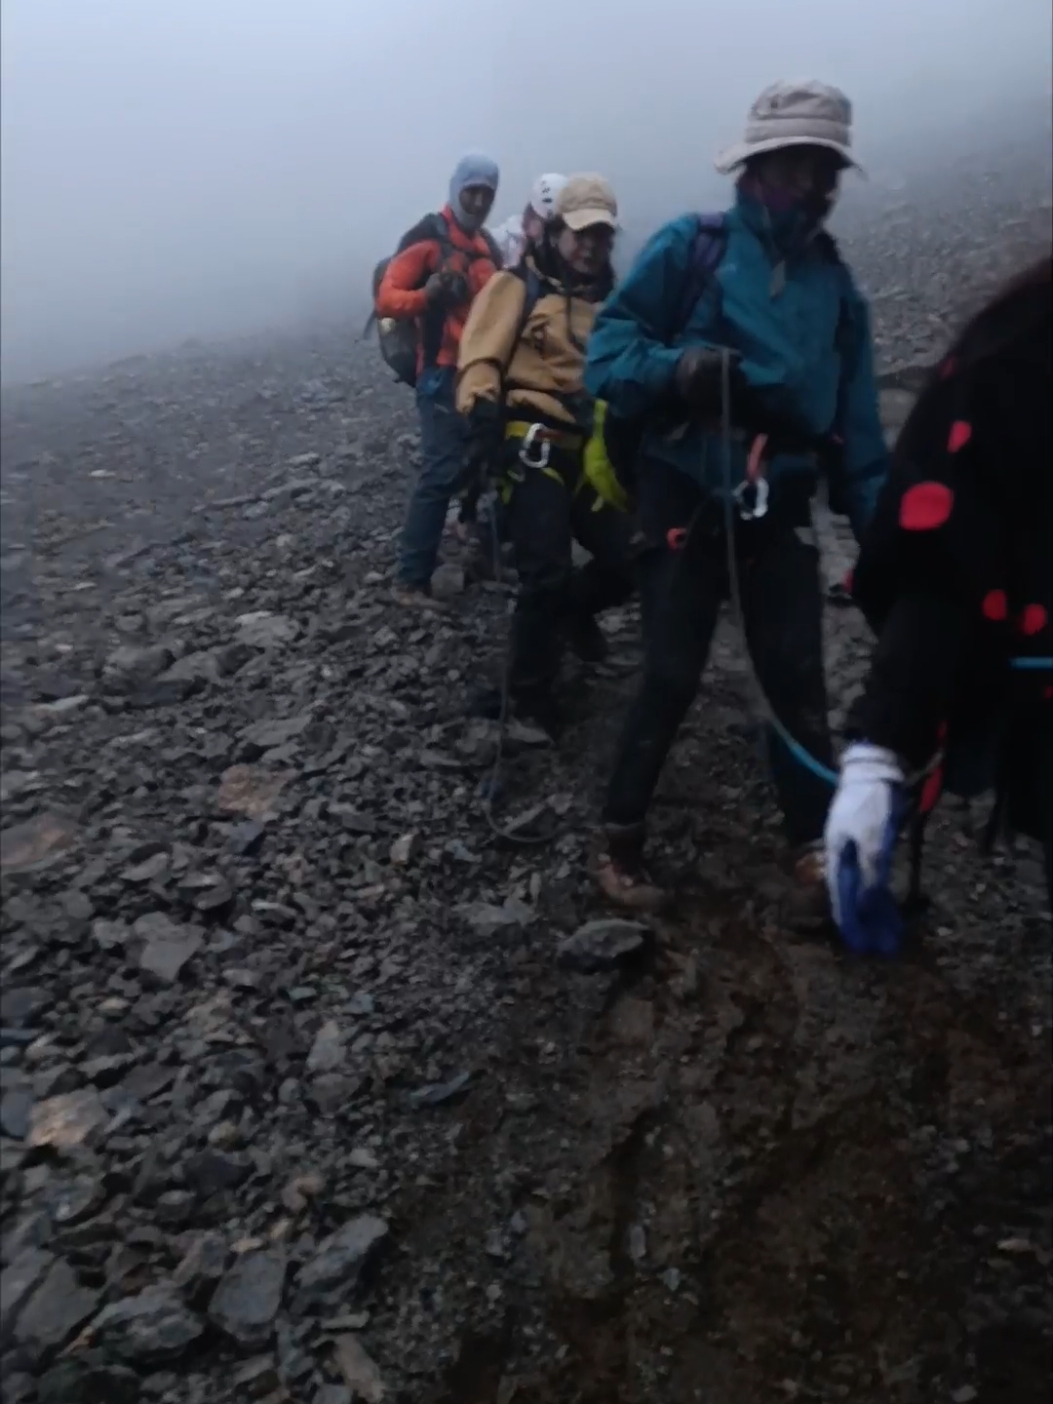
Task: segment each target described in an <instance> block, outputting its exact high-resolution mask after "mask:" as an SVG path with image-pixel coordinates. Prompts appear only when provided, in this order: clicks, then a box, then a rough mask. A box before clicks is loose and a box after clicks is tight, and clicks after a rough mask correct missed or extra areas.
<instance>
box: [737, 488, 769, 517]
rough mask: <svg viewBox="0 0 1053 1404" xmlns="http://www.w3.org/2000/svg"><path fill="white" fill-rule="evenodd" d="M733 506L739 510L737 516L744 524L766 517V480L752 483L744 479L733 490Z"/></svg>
mask: <svg viewBox="0 0 1053 1404" xmlns="http://www.w3.org/2000/svg"><path fill="white" fill-rule="evenodd" d="M735 504H736V506H737V507H738V509H739V516H740V517H741V518H742V520H743V521H744V522H752V521H756V520H757V518H758V517H763V516H766V515H767V511H768V480H767V478H757V479H756V480H755V481H754V482H750V481H749V479H745V480H744V481H743V482H741V483H739V485H738V487H737V488H736V489H735Z"/></svg>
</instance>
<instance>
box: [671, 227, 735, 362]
mask: <svg viewBox="0 0 1053 1404" xmlns="http://www.w3.org/2000/svg"><path fill="white" fill-rule="evenodd" d="M726 246H727V225H726V223H725V220H724V216H723V215H722V214H701V215H699V216H698V225H697V228H696V230H695V237H694V240H693V241H692V244H691V259H690V263H689V265H688V276H687V281H686V283H685V284H684V291H683V296H682V299H681V303H680V307H679V309H678V316H677V325H676V329H675V332H674V335H676V336H679V335H680V333H681V332H682V331H683V330H684V328H685V327H686V326H687V324H688V322H689V321H690V320H691V314H692V312H694V310H695V307H696V306H697V305H698V300H699V298H700V297H701V296H702V294H703V293H704V292H705V290H706V288H707V287H708V286H709V283H710V282H711V280H712V278H713V275H714V274H715V273H716V271H717V269H718V268H719V267H720V260H721V259H722V258H723V257H724V249H725V247H726Z"/></svg>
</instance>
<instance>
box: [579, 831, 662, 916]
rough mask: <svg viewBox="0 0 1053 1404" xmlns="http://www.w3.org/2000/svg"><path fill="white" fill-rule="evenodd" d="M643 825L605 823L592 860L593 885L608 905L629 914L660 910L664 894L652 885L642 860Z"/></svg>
mask: <svg viewBox="0 0 1053 1404" xmlns="http://www.w3.org/2000/svg"><path fill="white" fill-rule="evenodd" d="M643 844H644V826H643V825H642V824H608V825H607V826H606V827H605V828H604V829H603V831H602V833H601V835H600V842H599V845H598V851H597V853H596V855H595V858H594V860H593V871H594V873H595V877H596V883H597V885H598V887H599V889H600V891H601V892H602V893H603V895H604V897H606V898H607V900H608V901H609V902H613V903H614V905H615V906H617V907H621V908H622V909H623V910H624V911H628V912H650V913H655V912H659V911H661V909H662V907H664V906H665V903H666V901H667V894H666V893H665V892H664V891H663V890H662V888H660V887H659V886H658V885H657V883H655V882H652V881H651V878H650V875H649V874H648V872H647V869H646V867H645V866H644V861H643Z"/></svg>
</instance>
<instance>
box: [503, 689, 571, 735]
mask: <svg viewBox="0 0 1053 1404" xmlns="http://www.w3.org/2000/svg"><path fill="white" fill-rule="evenodd" d="M512 709H513V710H512V714H513V716H514V717H515V719H516V720H517V721H521V722H525V723H526V724H527V725H528V726H536V727H539V728H540V729H541V730H542V731H543V732H544V733H545V735H546V736H549V737H551V739H552V740H553V741H556V740H558V739H559V733H560V731H562V729H563V713H562V710H561V709H560V707H559V704H558V703H557V702H556V699H555V698H554V697H553V696H552V694H551V692H536V693H535V692H532V693H530V694H529V695H523V694H520V695H519V696H518V697H515V698H514V699H513V704H512Z"/></svg>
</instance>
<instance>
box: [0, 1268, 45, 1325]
mask: <svg viewBox="0 0 1053 1404" xmlns="http://www.w3.org/2000/svg"><path fill="white" fill-rule="evenodd" d="M54 1261H55V1257H54V1254H52V1253H45V1252H44V1251H43V1249H41V1248H36V1247H29V1248H24V1249H23V1250H22V1252H21V1253H19V1254H18V1256H17V1257H16V1258H15V1259H14V1261H13V1262H12V1263H11V1264H10V1265H9V1266H8V1267H6V1268H4V1270H3V1272H2V1273H0V1340H6V1339H7V1337H8V1336H9V1335H10V1334H11V1332H12V1331H13V1330H14V1328H15V1325H16V1323H17V1321H18V1317H19V1314H20V1312H21V1311H22V1308H23V1307H24V1306H25V1304H26V1302H28V1301H29V1299H30V1297H31V1296H32V1295H33V1293H34V1292H35V1291H36V1289H37V1287H39V1285H40V1283H41V1282H42V1281H43V1280H44V1277H45V1276H46V1274H47V1272H48V1270H49V1269H50V1267H51V1265H52V1263H53V1262H54Z"/></svg>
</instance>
